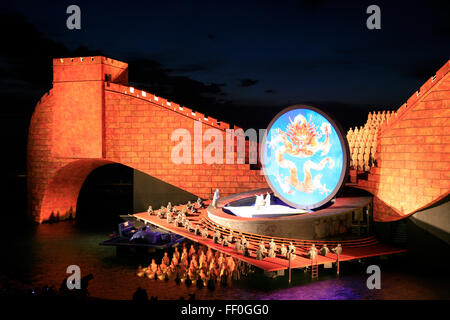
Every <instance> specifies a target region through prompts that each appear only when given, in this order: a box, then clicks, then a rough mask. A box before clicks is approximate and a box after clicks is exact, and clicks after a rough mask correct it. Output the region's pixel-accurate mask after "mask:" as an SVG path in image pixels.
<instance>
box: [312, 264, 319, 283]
mask: <svg viewBox="0 0 450 320" xmlns="http://www.w3.org/2000/svg"><path fill="white" fill-rule="evenodd" d="M318 277H319V266H318V265H317V260H316V259H314V260H312V259H311V279H317V278H318Z"/></svg>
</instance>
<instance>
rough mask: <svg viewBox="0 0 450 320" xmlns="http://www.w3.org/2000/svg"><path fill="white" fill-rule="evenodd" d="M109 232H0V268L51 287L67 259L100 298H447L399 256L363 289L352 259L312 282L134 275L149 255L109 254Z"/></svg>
mask: <svg viewBox="0 0 450 320" xmlns="http://www.w3.org/2000/svg"><path fill="white" fill-rule="evenodd" d="M110 231H112V229H108V230H98V229H97V230H92V229H91V230H90V229H85V228H82V227H80V226H79V225H77V224H76V223H75V222H62V223H58V224H44V225H39V226H36V227H33V228H32V229H31V230H27V229H24V230H20V229H17V230H14V233H13V234H2V235H1V241H2V247H3V250H2V251H3V253H4V256H3V259H2V263H1V266H0V268H1V274H2V275H6V276H7V278H8V279H12V280H18V281H20V282H21V283H23V284H25V285H26V286H29V287H42V286H44V285H49V286H54V287H55V288H56V289H58V288H59V287H60V285H61V283H62V281H63V279H64V278H66V276H67V274H66V268H67V266H69V265H72V264H76V265H78V266H80V268H81V273H82V274H81V276H85V275H87V274H89V273H92V274H93V275H94V279H93V280H91V281H90V282H89V292H90V294H91V296H92V297H95V298H102V299H131V297H132V296H133V293H134V292H135V290H136V288H137V287H138V286H141V287H142V288H144V289H146V290H147V294H148V296H149V297H150V296H157V297H158V298H159V299H179V298H180V297H181V296H183V297H184V298H188V297H189V294H193V293H195V298H196V299H241V300H244V299H245V300H249V299H262V300H264V299H449V298H450V296H449V294H448V292H447V288H448V276H446V275H441V277H440V278H437V277H436V278H430V274H428V273H427V272H426V270H425V271H424V274H423V275H420V274H417V273H415V274H412V273H405V270H403V269H402V268H403V267H402V266H401V265H399V264H398V263H396V264H393V263H386V262H384V264H383V265H382V266H381V270H382V280H381V285H382V289H381V290H369V289H367V287H366V279H367V275H366V274H365V270H366V268H367V264H366V265H363V264H359V263H347V264H343V266H342V270H341V276H340V277H337V276H336V275H335V274H334V272H333V271H332V270H326V271H324V270H322V269H321V271H320V273H319V280H318V281H311V280H310V275H309V273H306V274H305V273H303V271H300V270H295V271H294V272H293V284H294V285H293V287H291V288H288V287H287V277H286V276H284V277H280V278H277V279H270V278H266V277H264V276H263V275H262V273H259V272H256V273H255V274H253V275H251V276H249V277H248V278H247V279H245V280H242V281H238V282H233V284H232V286H231V287H230V286H227V287H220V286H216V289H215V290H214V291H211V290H209V289H207V288H206V287H205V288H202V289H199V288H197V287H196V286H195V285H192V286H191V287H187V286H185V285H184V284H181V285H177V284H176V283H175V281H169V282H165V281H158V280H150V279H147V278H139V277H137V276H136V275H135V274H136V269H137V266H138V265H139V264H141V265H148V264H149V263H150V261H151V259H152V257H154V256H152V255H147V256H120V257H119V256H116V253H115V249H114V248H113V247H104V246H100V245H99V243H100V242H101V241H103V240H105V239H106V238H107V237H108V233H109V232H110ZM159 257H160V256H158V259H159ZM157 261H158V260H157ZM381 262H382V261H380V260H374V261H372V262H371V263H377V264H379V263H381ZM442 277H446V278H445V279H442ZM443 280H444V281H443Z"/></svg>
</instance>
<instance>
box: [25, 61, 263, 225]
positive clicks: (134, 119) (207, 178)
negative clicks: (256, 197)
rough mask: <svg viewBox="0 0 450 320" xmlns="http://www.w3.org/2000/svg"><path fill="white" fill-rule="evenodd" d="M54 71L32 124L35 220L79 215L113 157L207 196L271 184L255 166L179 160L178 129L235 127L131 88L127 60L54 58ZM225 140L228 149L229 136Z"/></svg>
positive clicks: (31, 209)
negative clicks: (92, 183)
mask: <svg viewBox="0 0 450 320" xmlns="http://www.w3.org/2000/svg"><path fill="white" fill-rule="evenodd" d="M53 73H54V76H53V88H52V89H51V90H50V92H49V93H47V94H46V95H44V96H43V97H42V98H41V100H40V101H39V103H38V104H37V106H36V109H35V111H34V114H33V116H32V119H31V123H30V129H29V139H28V161H27V166H28V169H27V171H28V177H29V178H28V197H29V199H28V204H29V212H30V214H31V216H32V218H33V219H34V220H35V221H38V222H43V221H45V220H48V219H49V218H50V217H51V216H52V215H53V216H55V217H56V216H58V217H59V218H67V217H68V216H69V215H72V216H75V214H76V212H75V211H76V203H77V199H78V193H79V191H80V189H81V187H82V185H83V183H84V180H85V179H86V177H87V176H88V175H89V173H90V172H92V170H94V169H95V168H97V167H100V166H103V165H105V164H109V163H120V164H123V165H126V166H129V167H132V168H134V169H138V170H140V171H143V172H144V173H147V174H149V175H151V176H153V177H156V178H158V179H161V180H163V181H165V182H167V183H170V184H172V185H174V186H176V187H178V188H180V189H183V190H185V191H188V192H190V193H192V194H195V195H197V196H200V197H202V198H209V197H210V196H211V194H212V192H214V190H215V188H219V189H220V191H221V195H223V196H226V195H231V194H233V193H236V192H242V191H248V190H251V189H255V188H261V187H266V186H267V184H266V182H265V179H264V177H263V176H262V175H260V171H259V170H250V165H249V164H212V165H208V164H188V165H187V164H180V165H177V164H175V163H173V162H172V160H171V150H172V147H173V146H174V145H176V144H178V141H171V134H172V132H173V131H174V130H175V129H178V128H183V129H186V130H188V132H189V133H190V134H191V136H192V138H193V137H194V122H195V121H201V127H202V131H203V133H204V132H205V131H206V130H208V129H210V128H216V129H220V130H221V132H222V133H223V138H224V139H225V129H227V128H229V127H230V126H229V125H228V124H227V123H225V122H219V121H217V120H216V119H214V118H211V117H207V116H205V115H203V114H201V113H199V112H194V111H193V110H191V109H189V108H187V107H182V106H179V105H178V104H176V103H173V102H169V101H167V100H166V99H164V98H161V97H156V96H154V95H153V94H151V93H146V92H143V91H141V90H138V89H134V88H132V87H129V86H128V65H127V64H126V63H123V62H120V61H117V60H113V59H109V58H105V57H83V58H63V59H54V61H53ZM208 144H209V141H204V142H203V146H206V145H208ZM223 145H224V150H225V140H224V142H223ZM191 149H192V151H194V141H193V139H192V143H191ZM236 149H237V148H236V146H235V150H236Z"/></svg>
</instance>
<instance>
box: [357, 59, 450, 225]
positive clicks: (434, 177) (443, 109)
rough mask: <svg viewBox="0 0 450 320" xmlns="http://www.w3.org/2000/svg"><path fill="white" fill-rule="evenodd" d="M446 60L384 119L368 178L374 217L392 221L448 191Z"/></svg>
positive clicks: (449, 77) (363, 183) (449, 85)
mask: <svg viewBox="0 0 450 320" xmlns="http://www.w3.org/2000/svg"><path fill="white" fill-rule="evenodd" d="M449 71H450V61H448V62H447V63H446V64H445V65H444V66H443V67H442V68H441V69H439V71H438V72H437V73H436V75H435V76H433V77H432V78H430V79H429V80H428V81H427V82H426V83H425V84H424V85H423V86H422V87H421V88H420V90H419V91H417V92H415V93H414V94H413V95H412V96H411V97H410V98H409V99H408V100H407V102H406V103H405V104H403V105H402V106H401V107H400V108H399V109H398V110H397V112H396V114H395V116H393V117H390V119H389V121H387V122H384V123H383V124H382V125H381V127H380V130H379V133H378V138H377V151H376V154H375V159H376V163H377V166H376V167H373V168H371V170H370V173H369V174H368V178H367V180H366V179H359V180H358V181H357V183H358V186H359V187H361V188H364V189H366V190H368V191H370V192H371V193H372V194H374V195H375V197H374V219H375V220H377V221H393V220H398V219H402V218H404V217H406V216H408V215H411V214H412V213H414V212H416V211H418V210H421V209H424V208H426V207H428V206H430V205H432V204H433V203H435V202H437V201H438V200H439V199H442V198H443V197H445V196H446V195H448V193H449V191H450V124H449V123H450V73H449Z"/></svg>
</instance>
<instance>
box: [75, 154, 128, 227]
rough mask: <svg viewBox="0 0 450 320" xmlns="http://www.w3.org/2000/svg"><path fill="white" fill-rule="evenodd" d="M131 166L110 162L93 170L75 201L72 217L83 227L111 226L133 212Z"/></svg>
mask: <svg viewBox="0 0 450 320" xmlns="http://www.w3.org/2000/svg"><path fill="white" fill-rule="evenodd" d="M133 172H134V170H133V168H130V167H127V166H124V165H122V164H118V163H111V164H107V165H104V166H101V167H98V168H96V169H94V170H93V171H92V172H91V173H90V174H89V175H88V176H87V178H86V180H85V181H84V183H83V185H82V187H81V189H80V193H79V196H78V200H77V207H76V212H77V215H76V220H77V223H78V224H81V225H84V226H93V227H98V226H104V227H110V228H111V227H114V226H115V224H117V223H118V222H120V221H121V219H120V215H123V214H131V213H133Z"/></svg>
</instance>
